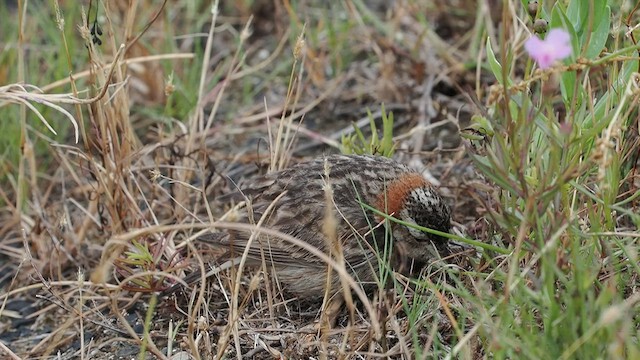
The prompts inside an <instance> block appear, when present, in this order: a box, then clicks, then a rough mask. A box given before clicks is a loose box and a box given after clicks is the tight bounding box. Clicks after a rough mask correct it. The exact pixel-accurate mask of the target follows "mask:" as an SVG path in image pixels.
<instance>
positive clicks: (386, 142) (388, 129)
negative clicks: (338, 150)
mask: <svg viewBox="0 0 640 360" xmlns="http://www.w3.org/2000/svg"><path fill="white" fill-rule="evenodd" d="M367 115H368V116H369V130H370V131H371V136H370V137H369V138H368V139H367V137H366V136H365V135H364V133H363V132H362V130H360V128H359V127H357V126H356V125H355V124H354V125H353V131H354V134H351V135H342V152H343V153H345V154H358V155H363V154H368V155H380V156H385V157H391V156H393V152H394V151H395V144H394V142H393V113H392V112H388V113H387V112H386V110H385V108H384V104H382V107H381V116H382V133H381V134H379V133H378V128H377V126H376V122H375V119H374V117H373V115H372V114H371V111H370V110H368V109H367Z"/></svg>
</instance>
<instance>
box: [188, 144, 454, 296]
mask: <svg viewBox="0 0 640 360" xmlns="http://www.w3.org/2000/svg"><path fill="white" fill-rule="evenodd" d="M327 186H329V187H330V189H331V191H330V192H329V194H332V199H327V194H328V192H327V191H326V189H327ZM223 200H224V201H229V202H231V201H242V200H244V201H246V202H247V205H246V208H245V210H244V211H243V212H242V213H241V215H240V218H239V219H238V221H239V222H244V223H254V224H255V223H256V222H258V221H259V220H260V219H261V218H262V217H263V216H264V219H263V222H262V225H261V226H262V227H265V228H268V229H271V230H275V231H277V232H280V233H284V234H287V235H289V236H292V237H295V238H297V239H299V240H301V241H303V242H305V243H306V244H308V245H311V246H312V247H314V248H316V249H318V250H319V251H321V252H323V253H325V254H330V252H331V248H332V247H331V241H328V240H330V239H328V237H329V235H328V232H327V229H326V227H325V223H326V222H327V221H329V220H328V219H327V214H328V213H327V211H326V210H327V207H328V206H329V207H330V210H332V211H333V215H334V219H335V221H334V222H332V224H334V226H335V228H334V229H332V230H333V231H334V232H333V233H334V234H335V238H336V239H337V240H338V241H339V243H340V245H341V248H342V253H343V258H344V263H345V267H346V269H348V271H349V273H350V275H351V276H352V277H353V278H354V279H355V280H356V281H357V282H358V283H359V284H360V285H362V286H363V288H366V289H368V288H373V287H375V285H376V284H377V282H378V280H379V279H378V271H379V270H378V269H379V265H380V262H381V261H386V262H388V265H390V266H391V267H392V268H393V269H394V270H395V271H399V272H401V273H403V274H409V273H411V272H412V271H414V270H415V269H419V268H420V267H422V266H424V265H426V264H428V263H429V262H430V261H434V260H435V259H434V254H433V251H432V250H431V249H432V248H431V247H430V246H429V245H430V244H433V245H435V248H437V249H443V248H445V247H446V243H447V238H446V237H444V236H440V235H434V234H432V233H428V232H423V231H420V230H417V229H414V228H412V227H408V226H406V225H404V224H401V223H395V222H393V221H385V216H383V215H381V214H387V215H389V216H391V217H394V218H396V219H398V220H401V221H402V222H404V223H407V224H415V225H419V226H422V227H426V228H430V229H433V230H438V231H440V232H442V233H449V232H450V230H451V210H450V208H449V206H448V205H447V203H446V202H445V200H444V199H443V197H442V196H441V195H440V193H439V192H438V190H437V189H436V187H435V186H434V185H433V184H431V183H430V182H429V181H428V180H427V179H426V178H425V177H424V176H423V175H422V174H421V173H420V172H419V171H417V170H413V169H411V168H409V167H408V166H407V165H404V164H402V163H400V162H397V161H395V160H392V159H390V158H386V157H381V156H371V155H327V156H321V157H318V158H316V159H313V160H309V161H304V162H300V163H297V164H295V165H293V166H291V167H289V168H286V169H284V170H279V171H274V172H270V173H267V174H264V175H260V176H257V177H255V178H253V179H251V180H250V181H249V182H248V183H247V184H246V185H245V186H241V187H239V190H238V191H235V192H232V193H230V194H226V195H223ZM365 204H366V205H368V206H366V205H365ZM372 208H373V209H376V210H377V211H373V210H372ZM227 232H228V233H227V234H226V235H225V236H218V235H215V236H208V237H204V238H203V240H204V241H206V242H207V243H212V244H214V245H215V246H217V247H220V248H223V249H225V250H226V254H225V255H223V257H222V258H225V259H229V258H232V257H233V256H236V257H237V256H239V255H241V254H242V253H243V252H244V251H245V248H246V247H247V245H248V244H249V238H250V236H251V233H250V232H246V231H244V232H243V231H236V230H233V231H231V230H229V231H227ZM390 239H393V240H392V241H393V242H392V243H391V244H392V245H391V251H390V256H388V257H387V258H386V259H383V257H382V256H381V255H380V254H381V253H382V251H383V249H385V248H388V247H385V246H388V244H390V243H389V241H390ZM265 259H266V262H267V266H268V267H270V268H272V269H273V270H275V271H274V273H275V277H276V278H277V281H278V282H279V283H280V284H281V286H282V288H283V289H284V290H285V291H286V292H288V293H291V294H293V295H295V296H297V297H298V298H300V299H313V298H318V297H322V295H323V294H324V293H325V291H326V287H327V286H328V285H327V284H329V286H331V291H334V292H336V291H339V290H340V289H341V287H340V277H339V275H338V274H337V273H336V272H335V271H334V272H332V273H330V277H331V278H330V280H331V281H329V282H327V274H329V273H328V269H327V263H326V262H325V261H323V260H322V259H320V258H318V257H317V256H315V255H314V254H312V253H311V252H309V251H308V250H305V249H303V248H301V247H299V246H297V245H295V244H293V243H291V242H289V241H285V240H284V239H282V238H278V237H277V236H273V235H265V234H261V235H259V236H258V239H257V240H255V241H252V242H251V245H250V247H249V249H248V252H247V265H253V266H255V267H258V266H260V265H261V264H262V262H263V261H265ZM222 260H223V259H219V262H218V263H220V262H221V261H222ZM198 279H200V276H199V274H196V273H192V274H191V276H190V280H187V283H190V282H191V281H197V280H198Z"/></svg>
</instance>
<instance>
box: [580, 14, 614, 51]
mask: <svg viewBox="0 0 640 360" xmlns="http://www.w3.org/2000/svg"><path fill="white" fill-rule="evenodd" d="M593 20H594V24H595V27H596V29H595V31H593V32H592V33H591V38H590V39H589V43H588V44H586V45H587V50H586V51H585V54H584V56H585V57H586V58H587V59H595V58H597V57H598V55H600V52H602V49H604V46H605V44H606V43H607V39H608V38H609V28H610V27H611V8H610V7H609V6H606V7H605V8H604V9H603V10H602V11H601V12H600V13H599V15H594V18H593Z"/></svg>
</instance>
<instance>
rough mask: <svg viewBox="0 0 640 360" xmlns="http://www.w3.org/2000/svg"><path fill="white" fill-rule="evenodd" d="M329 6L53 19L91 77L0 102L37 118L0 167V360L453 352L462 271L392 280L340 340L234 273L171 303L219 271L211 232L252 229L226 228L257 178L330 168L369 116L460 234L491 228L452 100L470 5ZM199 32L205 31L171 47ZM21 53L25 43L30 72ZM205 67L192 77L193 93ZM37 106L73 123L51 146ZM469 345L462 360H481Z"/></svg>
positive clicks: (272, 288) (146, 8) (459, 103)
mask: <svg viewBox="0 0 640 360" xmlns="http://www.w3.org/2000/svg"><path fill="white" fill-rule="evenodd" d="M320 3H322V2H319V3H316V2H309V3H301V4H296V7H295V8H294V6H293V5H292V4H291V3H289V2H288V1H283V2H280V1H275V2H269V1H257V2H255V3H254V4H253V5H252V6H248V5H247V6H244V5H233V4H232V3H231V2H223V4H220V6H219V7H215V6H214V7H213V11H211V8H210V7H209V6H208V5H206V4H197V5H187V4H181V5H169V4H167V3H166V2H158V1H156V2H151V1H146V2H141V4H140V6H139V7H138V8H133V7H132V5H131V4H132V2H124V1H114V2H111V1H110V2H104V3H103V2H92V6H94V7H93V8H92V9H90V11H91V12H89V13H88V14H86V15H85V14H84V13H83V15H84V16H88V17H87V18H83V19H82V20H80V19H77V18H66V17H65V14H64V13H61V14H60V17H59V19H58V21H59V22H60V21H61V19H65V20H66V21H67V22H70V23H73V24H74V26H75V25H78V24H81V26H79V27H78V29H79V33H80V34H81V35H82V37H83V38H84V40H85V41H84V42H79V43H81V44H86V45H87V46H88V47H87V49H86V53H87V54H88V57H87V59H86V62H84V63H82V64H76V63H73V65H72V66H73V67H72V68H71V69H67V70H69V71H71V72H72V75H71V76H69V77H61V78H56V79H51V82H50V83H48V84H37V85H38V86H39V87H40V89H36V88H32V87H28V86H24V85H23V86H20V85H17V84H16V85H10V86H6V87H2V88H0V101H3V102H11V103H14V104H19V105H21V106H22V107H23V108H25V109H26V110H24V111H23V112H21V114H20V120H21V122H22V128H23V130H24V132H23V134H24V138H23V139H22V143H21V152H20V158H19V161H18V162H17V164H18V166H17V167H16V168H9V165H4V166H5V168H6V173H5V176H4V177H3V179H2V181H3V189H2V190H0V201H2V203H3V208H2V211H1V212H0V239H2V240H1V242H0V259H1V264H2V265H0V266H1V268H0V269H1V270H0V273H1V274H2V277H1V278H0V284H1V285H2V295H0V304H1V305H0V314H2V317H1V318H0V333H2V334H3V335H1V336H0V340H2V343H3V344H4V345H2V346H3V347H4V349H0V353H3V352H2V351H4V353H3V354H8V355H7V356H15V358H60V359H71V358H92V359H98V358H104V359H107V358H131V357H133V356H136V355H137V354H138V353H140V352H144V353H146V354H150V355H151V356H152V357H156V358H171V357H172V356H177V355H175V354H176V351H178V352H177V354H182V355H184V354H185V353H188V354H190V356H193V357H195V358H198V357H199V358H203V359H206V358H214V357H215V358H223V357H225V358H233V357H236V358H300V359H301V358H386V357H390V358H419V357H421V358H428V357H431V356H434V354H443V353H445V352H448V351H451V346H452V342H451V340H452V339H453V338H454V337H458V336H460V335H461V334H455V331H454V327H452V325H451V323H452V322H455V321H456V320H455V315H454V314H453V313H452V311H453V310H452V309H454V308H456V307H458V306H463V305H462V304H460V303H459V302H460V300H459V299H457V298H456V297H455V296H454V295H452V294H450V293H449V294H445V293H441V292H438V291H434V289H437V288H438V286H436V285H434V283H438V282H446V281H447V279H446V278H447V276H446V272H445V271H444V270H443V269H444V268H445V267H455V266H459V267H460V269H464V267H463V266H467V265H468V264H466V265H464V264H463V265H460V264H456V263H455V262H453V263H452V262H451V261H447V260H450V259H445V260H443V261H442V262H439V263H438V264H434V265H432V266H431V267H430V268H428V269H425V272H426V273H427V274H425V276H424V279H426V280H424V281H426V283H427V284H428V286H427V285H425V284H424V283H423V282H418V283H417V284H416V282H415V281H411V280H410V279H406V278H398V279H397V280H396V283H395V284H396V288H395V289H394V290H389V289H387V288H385V287H381V289H379V291H377V292H376V293H375V294H374V296H372V297H367V296H357V294H355V295H354V301H353V303H352V304H351V305H350V306H349V307H348V309H347V310H344V311H342V312H341V313H340V315H339V317H338V320H337V324H336V325H335V326H333V327H331V326H328V324H327V323H326V322H322V323H319V322H318V321H319V319H323V315H322V314H323V312H322V301H318V302H315V303H303V302H300V301H297V300H296V299H294V298H291V297H290V296H288V294H286V292H283V291H282V290H281V289H280V288H279V286H278V283H277V281H275V280H274V279H272V278H270V276H271V274H270V272H269V271H268V269H263V271H257V272H256V271H248V270H245V271H244V274H243V275H242V276H240V275H238V273H237V271H238V268H231V269H230V270H229V271H225V272H221V273H220V274H219V276H218V280H217V281H216V282H209V283H208V285H207V286H200V287H197V288H195V289H193V291H189V292H187V293H186V294H184V293H181V294H178V295H177V296H175V297H169V298H166V297H159V296H158V294H159V293H160V292H161V291H163V290H165V289H166V288H167V287H169V286H171V285H173V284H175V283H179V282H180V281H181V280H180V279H181V278H182V277H183V276H184V274H185V272H188V271H191V270H193V269H194V268H199V269H201V270H203V271H204V270H206V269H207V267H208V266H209V264H210V260H211V259H213V258H215V256H216V254H212V253H211V252H210V249H208V248H207V246H206V245H205V244H202V243H200V242H198V241H197V240H196V239H197V238H198V237H199V236H201V235H203V234H206V233H209V232H211V231H212V229H215V230H213V231H223V230H225V229H229V228H236V229H242V230H244V231H251V230H252V228H250V227H248V226H249V225H246V224H237V223H234V222H233V220H234V211H235V209H233V208H229V204H225V203H223V202H220V201H218V200H217V199H218V198H219V196H220V195H221V194H225V193H228V192H229V191H232V190H233V189H234V188H235V186H237V185H238V184H241V183H242V181H243V179H245V178H247V177H249V176H251V175H252V174H254V173H258V172H264V171H270V170H274V169H281V168H283V167H286V166H287V164H289V163H290V162H292V161H297V160H298V159H301V158H304V157H311V156H315V155H318V154H322V153H329V152H338V151H339V150H340V149H339V144H340V139H341V138H342V136H343V134H348V133H350V132H351V131H352V129H353V127H352V123H355V124H356V126H359V127H361V128H362V129H363V131H365V132H366V128H367V126H368V123H369V118H368V117H367V115H366V109H370V110H371V112H372V113H373V117H374V118H375V119H379V118H380V117H381V113H380V111H379V109H380V104H382V103H384V104H385V107H386V110H387V111H391V112H393V114H394V117H395V120H396V121H395V124H394V128H395V140H396V144H397V151H396V152H397V157H398V158H400V159H401V161H403V162H406V163H409V164H411V165H413V166H418V167H423V168H426V169H429V171H430V173H431V174H432V176H433V179H434V181H438V180H439V182H441V185H442V187H443V192H444V193H445V195H446V196H447V197H448V200H449V201H450V203H451V204H452V207H453V209H454V212H455V215H454V219H455V221H456V227H457V229H458V231H460V232H464V233H471V234H473V235H474V236H476V237H480V236H481V235H482V234H483V233H484V231H486V226H487V224H485V223H484V222H483V221H482V220H477V219H478V218H479V216H480V215H481V214H482V213H483V211H485V210H483V209H482V206H481V205H479V204H480V202H479V200H482V201H485V200H484V199H486V198H487V197H486V196H485V194H484V193H485V192H491V191H492V189H491V187H489V186H488V185H485V184H484V182H483V181H482V179H479V178H478V176H477V174H476V173H475V172H474V171H473V170H472V169H470V167H469V162H468V160H467V159H466V158H465V157H464V154H463V148H462V146H461V143H460V140H459V138H458V136H457V131H458V127H459V124H460V122H464V121H466V120H467V119H468V118H469V116H470V113H471V112H473V108H472V107H471V106H469V105H468V100H467V99H466V98H465V96H463V95H462V94H461V93H462V90H461V89H462V88H467V87H470V86H473V81H475V80H474V79H475V74H473V71H474V69H473V68H468V67H467V66H466V65H465V62H467V61H469V60H470V59H471V60H472V59H473V56H475V54H473V51H474V50H473V46H474V44H475V41H476V40H475V39H474V38H473V37H474V34H475V33H474V32H473V31H472V29H470V28H468V27H467V25H466V22H465V19H470V18H471V17H473V16H475V14H476V10H475V9H473V6H474V4H475V2H473V1H459V2H457V5H458V7H457V8H456V11H455V12H454V13H450V10H451V8H453V7H454V6H453V5H451V4H449V3H450V2H444V1H434V2H430V3H429V5H426V7H425V6H422V5H419V4H418V3H414V2H397V3H395V4H394V5H387V4H386V2H379V4H378V5H375V6H374V5H366V6H365V5H364V4H363V3H362V2H360V1H353V2H352V1H345V2H341V3H340V4H339V5H338V4H335V5H331V9H330V10H326V9H324V8H323V6H324V5H323V4H320ZM29 6H32V5H29ZM169 6H175V7H174V8H173V9H167V7H169ZM96 7H97V8H98V14H99V17H98V21H97V22H94V19H95V14H94V13H93V11H95V9H96ZM210 11H211V12H210ZM326 12H330V14H331V15H332V16H334V17H341V20H339V21H338V20H335V19H333V20H332V18H331V17H327V16H324V15H323V14H326ZM207 13H209V14H210V16H209V17H208V18H206V19H205V16H204V14H207ZM444 14H446V15H447V16H444ZM14 15H15V16H21V15H20V14H19V12H18V10H17V9H15V13H14ZM188 15H189V16H194V15H198V16H196V17H193V18H189V17H188ZM182 16H184V18H182ZM22 20H23V21H30V19H29V18H22ZM486 21H487V24H486V25H489V26H490V25H491V23H490V21H491V18H490V17H488V18H487V19H486ZM189 22H195V23H197V24H198V25H200V26H201V28H200V29H196V30H194V29H193V28H189V29H190V30H189V31H192V32H195V31H201V33H194V34H193V35H187V34H185V33H180V31H185V29H187V28H188V27H187V26H186V25H185V24H188V23H189ZM97 25H99V26H100V28H101V32H102V34H100V32H97V31H96V28H95V26H97ZM340 27H342V28H340ZM92 29H93V32H92ZM21 31H24V32H27V31H26V30H24V29H23V30H21ZM69 34H72V35H69ZM76 35H77V32H73V31H71V32H64V33H62V32H61V33H58V34H57V36H63V37H64V36H76ZM96 38H97V39H99V40H100V41H99V42H98V41H95V39H96ZM167 39H169V40H167ZM167 42H170V43H171V44H172V45H171V46H169V47H168V46H167ZM99 43H101V44H99ZM27 45H28V43H26V42H22V43H18V44H17V52H18V54H21V56H26V51H27ZM171 47H173V50H174V51H171V52H161V51H158V50H159V49H167V48H171ZM345 48H348V49H349V50H348V51H346V50H344V49H345ZM58 50H59V51H60V52H61V53H60V56H62V57H66V58H67V59H73V58H74V56H75V55H74V53H72V52H71V50H69V49H65V48H64V47H63V46H61V47H60V48H59V49H58ZM193 69H200V71H199V75H198V76H197V79H198V80H197V81H192V84H187V80H186V79H187V78H188V77H189V76H191V77H193V76H194V74H197V73H198V71H194V70H193ZM24 75H25V74H22V76H21V77H20V78H19V80H20V81H23V80H26V79H27V77H26V76H24ZM194 84H197V86H192V85H194ZM189 86H191V88H189ZM34 104H37V105H38V106H33V107H32V105H34ZM4 105H5V106H4V108H5V109H6V108H7V106H6V103H5V104H4ZM42 105H44V106H48V107H50V108H52V109H53V110H55V111H49V112H48V113H46V114H47V116H44V115H43V116H42V121H44V122H47V123H48V124H49V125H48V126H47V127H51V129H56V128H60V126H62V125H54V124H55V121H58V122H59V123H62V121H60V120H59V119H65V118H66V119H67V120H68V121H71V122H73V124H74V125H73V129H70V128H67V132H66V134H65V133H64V132H61V131H59V132H58V135H57V136H55V137H54V136H53V135H52V134H51V133H50V132H48V131H47V130H43V129H40V128H38V127H37V126H34V124H33V119H34V117H33V116H32V115H33V114H34V113H38V112H42ZM189 106H190V108H189ZM163 108H164V110H165V112H164V113H163V111H162V109H163ZM185 108H189V110H188V111H185ZM149 109H155V110H149ZM61 114H62V115H64V116H62V115H61ZM179 115H184V117H182V118H180V117H178V118H176V117H175V116H179ZM52 119H56V120H55V121H54V120H52ZM76 124H77V129H75V127H76ZM76 137H77V139H78V140H79V141H78V142H77V144H76V141H74V140H75V138H76ZM43 142H44V143H46V144H48V145H47V151H46V152H45V154H46V155H47V156H48V160H47V162H46V163H47V164H49V165H48V166H44V163H43V161H41V156H42V155H43V153H42V152H39V150H38V146H41V145H37V144H41V143H43ZM436 179H438V180H436ZM489 206H490V204H489ZM291 241H296V239H291ZM328 260H330V259H328ZM335 267H336V269H339V268H340V265H339V264H335ZM345 284H346V285H345V286H347V285H348V286H352V287H353V286H354V283H353V280H352V279H347V280H346V283H345ZM317 324H320V326H317ZM475 343H476V341H475V340H471V341H469V343H468V344H469V345H468V346H467V347H466V350H464V352H465V354H466V355H467V356H468V357H469V358H472V357H474V355H471V354H474V353H476V351H477V350H478V349H477V348H476V347H477V346H478V345H477V344H475ZM7 344H8V345H7ZM172 349H173V350H172ZM181 351H182V352H183V353H181ZM477 353H480V352H477ZM3 356H4V355H3ZM174 358H176V359H177V358H179V357H174Z"/></svg>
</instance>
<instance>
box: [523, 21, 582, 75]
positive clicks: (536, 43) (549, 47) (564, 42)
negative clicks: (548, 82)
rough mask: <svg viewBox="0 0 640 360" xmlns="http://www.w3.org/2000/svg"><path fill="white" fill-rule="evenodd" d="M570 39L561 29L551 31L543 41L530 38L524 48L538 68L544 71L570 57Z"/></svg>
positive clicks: (535, 37)
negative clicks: (557, 61)
mask: <svg viewBox="0 0 640 360" xmlns="http://www.w3.org/2000/svg"><path fill="white" fill-rule="evenodd" d="M570 40H571V37H570V36H569V33H568V32H566V31H564V30H563V29H552V30H551V31H549V33H548V34H547V36H546V37H545V39H544V40H540V38H538V37H537V36H532V37H530V38H529V40H527V41H526V42H525V43H524V48H525V50H527V52H528V53H529V56H531V57H532V58H533V60H535V61H536V62H537V63H538V66H540V69H546V68H548V67H549V66H551V65H552V64H553V63H554V62H555V61H556V60H562V59H564V58H566V57H568V56H569V55H571V44H570V42H569V41H570Z"/></svg>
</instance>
